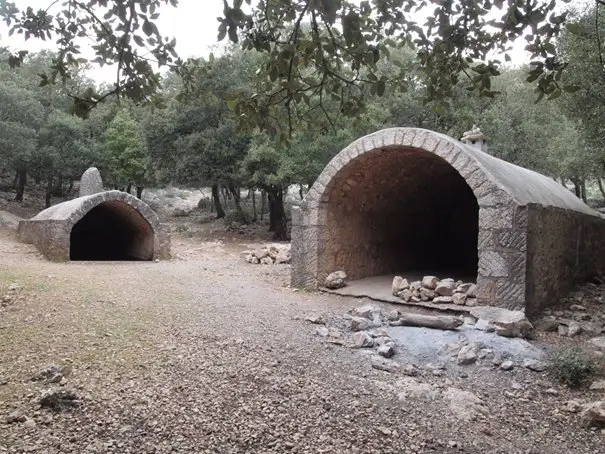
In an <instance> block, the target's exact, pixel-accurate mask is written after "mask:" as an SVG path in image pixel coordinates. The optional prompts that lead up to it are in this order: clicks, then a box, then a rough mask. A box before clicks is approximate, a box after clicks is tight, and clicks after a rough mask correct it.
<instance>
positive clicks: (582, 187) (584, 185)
mask: <svg viewBox="0 0 605 454" xmlns="http://www.w3.org/2000/svg"><path fill="white" fill-rule="evenodd" d="M580 188H581V190H582V200H583V201H584V203H588V198H587V197H586V180H584V179H582V182H581V183H580Z"/></svg>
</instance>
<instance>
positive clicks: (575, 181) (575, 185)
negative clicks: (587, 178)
mask: <svg viewBox="0 0 605 454" xmlns="http://www.w3.org/2000/svg"><path fill="white" fill-rule="evenodd" d="M570 180H571V182H572V183H573V189H574V192H575V193H576V197H578V198H581V197H582V189H581V188H580V180H579V179H577V178H570Z"/></svg>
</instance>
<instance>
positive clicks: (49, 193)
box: [44, 176, 53, 208]
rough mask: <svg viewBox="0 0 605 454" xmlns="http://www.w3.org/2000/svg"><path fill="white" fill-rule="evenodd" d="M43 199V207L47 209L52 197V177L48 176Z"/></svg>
mask: <svg viewBox="0 0 605 454" xmlns="http://www.w3.org/2000/svg"><path fill="white" fill-rule="evenodd" d="M44 195H45V197H44V207H45V208H48V207H49V206H50V202H51V198H52V195H53V177H52V176H49V177H48V181H47V182H46V192H45V194H44Z"/></svg>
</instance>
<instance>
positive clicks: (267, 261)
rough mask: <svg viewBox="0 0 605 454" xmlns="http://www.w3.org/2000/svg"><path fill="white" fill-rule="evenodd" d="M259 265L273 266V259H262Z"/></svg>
mask: <svg viewBox="0 0 605 454" xmlns="http://www.w3.org/2000/svg"><path fill="white" fill-rule="evenodd" d="M260 264H261V265H273V259H272V258H271V257H263V258H262V259H260Z"/></svg>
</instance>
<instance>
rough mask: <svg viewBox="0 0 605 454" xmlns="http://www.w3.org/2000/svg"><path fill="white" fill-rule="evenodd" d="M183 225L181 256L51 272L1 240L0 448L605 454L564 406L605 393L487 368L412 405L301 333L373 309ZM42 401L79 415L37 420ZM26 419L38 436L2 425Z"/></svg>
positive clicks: (366, 366) (178, 240) (413, 398)
mask: <svg viewBox="0 0 605 454" xmlns="http://www.w3.org/2000/svg"><path fill="white" fill-rule="evenodd" d="M174 230H175V232H174V234H175V236H174V237H173V252H174V255H175V258H174V259H173V260H169V261H161V262H159V263H153V262H146V263H141V262H139V263H133V262H122V263H84V262H80V263H76V262H72V263H50V262H47V261H45V260H43V259H42V258H41V257H40V256H39V254H38V253H37V252H36V251H35V249H34V248H33V247H31V246H29V245H23V244H20V243H18V242H17V241H16V240H15V237H14V234H13V233H12V232H9V231H8V230H2V229H1V228H0V298H1V297H2V295H4V294H7V293H8V292H12V294H13V295H14V297H12V298H11V299H10V302H9V303H8V304H6V305H5V306H4V307H0V418H1V420H0V453H25V452H29V453H40V454H51V453H53V454H58V453H82V454H87V453H91V454H92V453H120V454H122V453H171V452H176V453H221V454H222V453H269V452H279V453H281V452H292V453H360V454H361V453H412V452H437V453H450V452H452V453H453V452H465V453H540V454H542V453H562V452H570V453H603V452H604V451H603V446H604V445H605V434H604V433H603V432H602V431H600V430H598V429H587V428H584V427H582V426H581V424H580V421H579V418H578V415H577V414H571V413H566V412H565V411H563V410H562V408H563V406H564V404H565V402H566V401H568V400H570V399H573V398H579V399H583V400H586V399H587V398H588V400H597V397H598V396H599V395H598V394H596V393H597V392H589V391H573V392H572V391H569V390H567V389H566V388H564V387H563V386H561V385H558V384H557V383H554V382H552V381H551V380H550V378H549V377H548V375H547V374H546V373H536V372H531V371H528V370H526V369H524V368H515V369H514V370H513V371H511V372H504V371H501V370H498V369H497V368H494V367H489V365H486V364H484V363H482V364H481V365H476V366H469V368H468V369H467V370H466V372H465V373H458V372H456V373H447V374H445V375H443V376H433V375H430V374H427V375H421V376H419V377H416V378H415V379H413V380H414V381H415V387H416V388H420V389H425V391H426V392H416V391H414V392H411V391H410V387H409V385H410V381H409V380H411V379H409V377H403V376H401V375H400V374H390V373H388V372H384V371H380V370H376V369H373V368H372V367H371V365H370V361H369V359H368V356H367V355H365V354H364V353H363V352H362V351H360V350H355V349H350V348H348V347H343V346H338V345H333V344H329V343H326V342H325V341H324V340H323V339H321V338H320V337H319V336H317V335H315V334H314V332H315V329H316V328H317V325H313V324H311V323H309V322H306V321H305V320H304V318H305V316H306V315H308V314H310V313H315V314H322V315H323V316H324V317H325V318H327V319H330V317H338V316H340V315H342V314H344V313H346V312H347V311H349V310H350V309H352V308H354V307H356V306H359V305H361V304H363V303H365V302H367V301H364V300H360V299H354V298H347V297H339V296H335V295H324V294H320V293H306V292H295V291H293V290H292V289H290V288H289V287H288V281H289V266H287V265H285V266H277V265H276V266H260V265H259V266H254V265H249V264H247V263H245V262H244V261H243V260H242V258H241V256H240V253H241V251H242V250H244V249H245V248H246V242H248V240H249V238H248V236H247V235H243V234H241V235H239V236H238V234H237V233H235V234H233V233H230V234H229V235H227V237H226V238H223V240H222V241H221V240H220V239H217V236H216V235H215V236H211V238H212V240H209V241H201V240H200V239H199V237H198V236H192V235H186V234H185V235H184V234H182V232H183V231H184V230H183V229H181V233H179V232H178V229H176V228H175V229H174ZM185 233H186V232H185ZM377 305H378V306H381V307H384V308H389V307H390V306H389V305H387V304H377ZM49 364H57V365H60V366H68V369H69V373H68V371H66V372H65V374H66V377H65V380H64V381H63V382H62V383H60V384H47V383H44V382H36V381H32V380H31V378H32V377H33V376H34V375H36V374H37V373H38V372H39V371H40V370H42V369H44V368H45V367H46V366H48V365H49ZM406 380H407V381H406ZM422 386H426V387H425V388H422ZM451 388H455V389H457V390H461V391H467V392H469V394H467V396H468V395H470V393H472V395H474V397H475V398H476V399H477V400H476V401H472V402H470V401H468V402H467V401H464V402H461V403H460V405H459V406H460V407H462V409H465V408H466V407H467V406H468V407H473V408H475V409H477V408H479V411H476V412H475V413H476V415H475V416H474V417H473V418H464V417H461V415H460V412H455V411H453V410H452V403H451V402H450V401H447V400H446V399H445V398H444V397H443V396H444V395H445V391H447V390H448V389H451ZM48 389H69V390H73V391H74V392H75V393H76V394H77V395H78V396H79V397H81V399H82V403H81V405H80V406H78V407H76V408H74V409H68V410H66V411H60V412H53V411H51V410H47V409H41V408H40V407H39V405H38V403H37V402H38V399H39V397H40V395H41V394H42V393H43V392H44V391H46V390H48ZM406 390H407V391H406ZM433 390H437V391H439V393H440V394H438V393H436V392H433ZM442 391H443V392H442ZM590 393H592V394H590ZM601 394H602V392H601ZM16 410H17V411H19V412H22V413H23V414H24V415H26V416H27V417H28V418H30V420H33V423H29V424H23V423H12V424H3V420H4V418H5V417H6V415H9V414H10V413H11V412H14V411H16ZM462 413H464V412H462Z"/></svg>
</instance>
